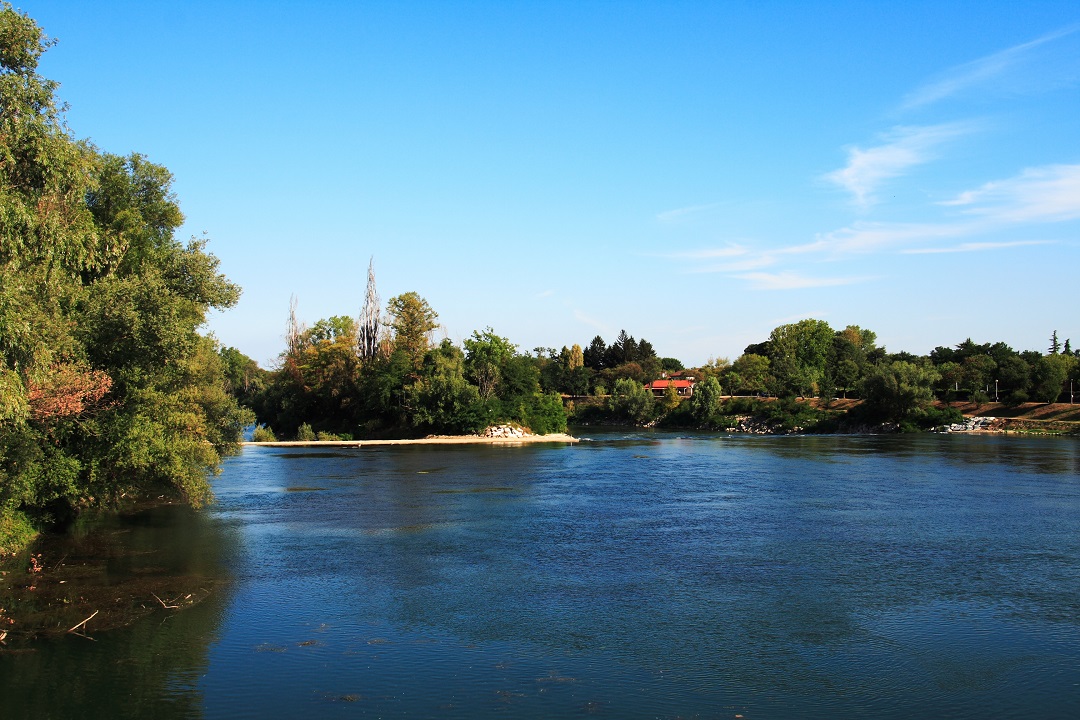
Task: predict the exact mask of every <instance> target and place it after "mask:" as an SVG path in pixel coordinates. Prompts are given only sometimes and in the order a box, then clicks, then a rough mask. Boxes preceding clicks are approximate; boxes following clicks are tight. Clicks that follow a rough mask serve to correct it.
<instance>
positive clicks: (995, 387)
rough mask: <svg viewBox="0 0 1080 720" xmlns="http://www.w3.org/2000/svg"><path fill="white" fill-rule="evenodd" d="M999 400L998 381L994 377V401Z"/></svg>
mask: <svg viewBox="0 0 1080 720" xmlns="http://www.w3.org/2000/svg"><path fill="white" fill-rule="evenodd" d="M997 401H998V381H997V378H994V402H997Z"/></svg>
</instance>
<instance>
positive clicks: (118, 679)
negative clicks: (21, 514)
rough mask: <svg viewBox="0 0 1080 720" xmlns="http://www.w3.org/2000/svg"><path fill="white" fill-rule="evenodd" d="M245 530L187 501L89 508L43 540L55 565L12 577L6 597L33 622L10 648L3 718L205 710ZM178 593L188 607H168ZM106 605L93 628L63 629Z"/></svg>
mask: <svg viewBox="0 0 1080 720" xmlns="http://www.w3.org/2000/svg"><path fill="white" fill-rule="evenodd" d="M237 538H238V535H237V534H236V533H235V532H233V531H232V530H230V529H229V528H228V527H227V526H225V525H223V524H221V523H216V522H209V521H208V519H207V518H206V517H205V516H203V515H200V514H199V513H195V512H193V511H191V510H190V509H187V508H182V507H176V506H161V507H155V508H150V509H146V510H142V511H138V512H130V513H124V514H122V515H119V516H115V515H114V516H105V517H87V518H83V519H81V520H80V521H79V522H78V523H77V524H76V525H75V527H73V528H72V530H71V532H70V533H69V534H67V535H64V536H60V537H50V538H46V539H45V540H44V541H43V542H42V543H41V544H39V545H38V546H37V547H36V548H34V553H35V554H36V553H40V554H41V558H42V563H43V564H44V565H45V570H44V571H43V573H41V575H40V576H35V577H34V578H33V579H32V580H27V579H25V578H21V577H14V576H13V577H11V578H9V579H10V583H9V584H8V585H7V591H6V592H5V597H4V599H3V601H2V603H3V604H5V605H6V606H7V607H13V604H17V608H18V613H19V614H18V617H19V618H20V620H22V621H26V622H22V623H20V625H18V626H17V627H16V632H13V633H12V634H11V635H9V637H8V645H7V646H6V647H5V648H3V649H2V650H0V708H2V710H0V713H2V715H3V717H5V718H22V717H35V718H50V717H56V718H61V717H73V716H79V717H91V718H92V717H110V718H115V717H121V718H124V717H131V718H142V717H156V718H172V717H177V718H179V717H184V718H191V717H199V716H200V715H201V713H202V706H203V702H202V694H201V692H200V690H199V688H198V680H199V678H200V677H201V676H202V675H204V674H205V673H206V671H207V669H208V657H207V655H208V650H209V646H210V644H211V643H212V642H213V641H214V640H215V639H216V637H217V631H218V628H219V627H220V625H221V621H222V617H223V613H224V610H225V608H226V606H227V604H228V589H227V588H228V585H227V578H228V569H229V566H230V565H231V563H232V562H233V560H234V559H235V557H236V552H235V547H236V542H237ZM28 583H33V584H34V585H35V589H34V590H33V591H32V592H27V591H26V588H27V584H28ZM155 595H156V596H157V597H162V598H165V599H166V600H165V601H159V600H157V598H156V597H155ZM196 601H197V602H196ZM159 603H161V604H159ZM174 603H175V604H177V605H184V606H187V607H186V609H185V610H183V612H176V611H173V610H169V609H166V608H164V607H162V606H161V605H162V604H174ZM193 603H194V604H193ZM95 610H96V611H97V614H96V615H95V616H94V618H93V619H92V620H91V621H90V622H88V623H86V625H85V626H83V630H84V634H83V635H82V636H77V635H72V634H65V633H64V632H63V630H64V629H65V628H67V627H70V626H74V625H75V624H76V623H77V622H78V621H79V620H81V619H83V618H84V617H86V616H89V615H90V614H91V612H93V611H95ZM29 623H32V624H35V625H36V627H37V628H38V629H37V630H35V631H34V632H35V634H37V635H38V636H39V637H38V639H37V640H36V641H33V642H29V641H28V637H27V634H29V632H30V628H28V627H25V625H27V624H29ZM116 627H122V629H111V628H116ZM54 631H55V632H54Z"/></svg>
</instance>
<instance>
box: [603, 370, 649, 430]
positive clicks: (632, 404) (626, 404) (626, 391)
mask: <svg viewBox="0 0 1080 720" xmlns="http://www.w3.org/2000/svg"><path fill="white" fill-rule="evenodd" d="M608 408H609V410H610V412H611V413H612V414H613V415H614V416H615V417H617V418H620V419H623V420H629V421H630V422H632V423H634V424H637V425H643V424H645V423H647V422H648V421H649V420H651V419H652V417H653V395H652V392H651V391H649V390H646V389H645V386H644V385H642V384H641V383H638V382H635V381H634V380H631V379H630V378H620V379H619V380H616V381H615V387H614V389H613V390H612V393H611V398H610V399H609V405H608Z"/></svg>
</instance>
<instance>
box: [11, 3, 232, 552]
mask: <svg viewBox="0 0 1080 720" xmlns="http://www.w3.org/2000/svg"><path fill="white" fill-rule="evenodd" d="M51 44H52V43H51V42H50V41H48V40H46V39H45V35H44V33H43V32H42V30H41V29H40V28H39V27H38V26H37V25H36V24H35V23H34V22H33V20H31V19H30V18H29V17H27V16H26V15H23V14H21V13H19V12H17V11H15V10H13V9H12V8H11V6H10V5H8V4H6V3H4V4H3V5H0V389H2V392H0V396H2V400H0V526H9V525H10V524H11V523H10V522H9V521H10V520H11V519H12V518H16V524H18V522H19V521H18V520H17V517H22V518H24V519H25V517H27V516H38V517H43V518H44V517H45V516H46V515H51V516H52V517H53V518H54V519H55V518H58V517H60V516H63V515H64V514H66V513H69V512H72V511H73V510H75V509H77V508H80V507H83V506H88V505H94V504H101V503H108V502H111V501H114V500H118V499H119V498H125V497H126V498H137V497H140V496H144V495H146V494H148V493H151V492H152V493H154V494H155V495H160V494H161V492H162V491H163V490H167V489H171V490H172V491H173V493H174V494H179V495H181V496H184V497H186V498H187V499H188V500H190V501H192V502H199V501H201V500H203V499H205V498H206V497H207V496H208V495H209V483H208V482H207V472H208V471H211V470H213V469H214V468H215V467H216V466H217V464H218V462H219V460H220V456H221V454H222V453H224V452H229V451H231V450H233V449H235V448H236V447H238V441H239V439H240V431H241V427H242V425H243V424H244V423H245V422H247V421H249V420H250V419H251V416H250V413H245V412H242V411H241V410H240V409H239V408H238V407H237V405H236V401H235V399H234V398H233V397H232V396H231V395H230V393H229V392H228V390H227V385H226V377H225V371H224V363H223V360H222V356H221V355H220V354H219V352H218V351H219V348H218V346H217V344H216V342H215V341H214V340H213V339H212V338H208V337H205V336H202V335H200V334H199V333H198V328H199V327H200V326H201V325H202V324H203V323H204V321H205V319H206V315H207V312H208V311H209V310H210V309H211V308H216V309H224V308H227V307H230V306H231V305H233V304H234V303H235V302H236V300H237V298H238V297H239V288H237V287H236V286H235V285H233V284H232V283H230V282H228V280H227V279H225V278H224V277H223V276H222V275H220V274H219V273H218V263H217V260H216V258H214V257H213V256H212V255H210V254H209V253H207V252H205V245H206V241H205V240H192V241H191V242H189V243H187V244H186V245H185V244H182V243H180V242H178V241H176V240H175V238H174V233H175V231H176V229H177V228H178V227H179V226H180V225H181V223H182V222H183V216H182V215H181V213H180V209H179V206H178V205H177V202H176V198H175V196H174V195H173V193H172V189H171V184H172V176H171V175H170V174H169V172H168V170H166V169H165V168H164V167H162V166H160V165H155V164H154V163H151V162H149V161H148V160H147V159H146V158H145V157H143V156H141V155H137V154H133V155H129V156H126V157H121V156H116V155H109V154H103V153H99V152H97V151H96V150H95V149H94V148H93V147H92V146H91V145H90V144H89V143H85V142H79V141H77V140H75V139H74V138H73V137H72V136H71V135H70V133H69V131H68V129H67V127H66V125H65V124H64V120H63V117H62V109H61V107H62V106H61V105H60V104H59V103H58V101H57V99H56V98H55V95H54V93H55V90H56V87H57V84H56V83H55V82H53V81H50V80H46V79H44V78H42V77H41V76H40V75H38V73H37V65H38V60H39V58H40V57H41V55H42V53H43V52H44V51H45V50H46V49H47V48H48V47H49V46H50V45H51ZM0 544H3V538H0Z"/></svg>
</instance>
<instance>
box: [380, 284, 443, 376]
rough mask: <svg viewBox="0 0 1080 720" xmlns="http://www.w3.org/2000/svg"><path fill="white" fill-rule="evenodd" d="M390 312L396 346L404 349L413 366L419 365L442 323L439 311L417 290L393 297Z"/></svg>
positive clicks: (402, 350)
mask: <svg viewBox="0 0 1080 720" xmlns="http://www.w3.org/2000/svg"><path fill="white" fill-rule="evenodd" d="M387 312H388V313H389V314H390V328H391V329H392V330H393V331H394V350H395V351H400V352H403V353H404V354H405V355H406V356H407V357H408V358H409V359H410V360H411V361H412V364H413V367H415V368H419V367H420V364H421V363H422V362H423V361H424V353H426V352H427V350H428V348H429V347H430V346H431V332H432V331H433V330H434V329H435V328H437V327H438V324H436V322H435V321H436V320H437V319H438V317H439V315H438V313H436V312H435V311H434V310H432V309H431V306H430V305H428V302H427V300H425V299H424V298H422V297H420V296H419V295H418V294H416V293H415V292H407V293H404V294H402V295H398V296H396V297H393V298H390V302H389V303H388V305H387Z"/></svg>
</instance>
